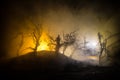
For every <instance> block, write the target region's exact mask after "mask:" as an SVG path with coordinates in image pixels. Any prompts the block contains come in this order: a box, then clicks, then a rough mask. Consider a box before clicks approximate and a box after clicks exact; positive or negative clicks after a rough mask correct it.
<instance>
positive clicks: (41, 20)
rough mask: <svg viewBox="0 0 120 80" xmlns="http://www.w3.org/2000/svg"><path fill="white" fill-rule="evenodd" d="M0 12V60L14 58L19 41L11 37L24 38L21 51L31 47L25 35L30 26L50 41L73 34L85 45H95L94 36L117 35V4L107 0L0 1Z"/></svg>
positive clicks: (28, 32)
mask: <svg viewBox="0 0 120 80" xmlns="http://www.w3.org/2000/svg"><path fill="white" fill-rule="evenodd" d="M0 9H1V19H2V25H1V27H0V36H1V38H0V44H1V46H0V53H1V54H0V56H1V57H2V56H7V57H15V56H16V50H17V48H18V47H17V45H18V44H19V41H20V39H21V37H20V36H17V38H15V37H16V35H17V34H19V33H21V32H23V33H24V36H25V40H24V43H25V44H24V45H23V47H22V49H24V48H26V47H29V46H33V43H31V42H32V41H31V39H30V37H29V35H30V33H31V32H32V30H33V26H34V24H41V25H42V27H43V32H45V33H46V34H50V35H52V36H53V37H56V36H57V35H58V34H60V35H62V34H63V33H69V32H72V31H75V30H77V34H76V35H77V38H78V40H79V41H81V42H83V38H84V37H86V39H87V40H88V41H97V33H98V32H101V33H102V34H105V35H106V34H107V33H106V32H111V33H116V32H119V25H120V23H119V19H120V15H119V14H120V7H119V3H118V2H112V1H109V0H106V1H105V0H103V1H102V0H30V1H29V0H28V1H21V0H17V1H3V2H1V7H0ZM33 23H34V24H33ZM26 36H27V37H26ZM117 38H118V37H117ZM70 50H71V48H70V49H69V48H68V50H67V51H68V52H67V51H66V53H65V54H66V55H67V56H69V54H70ZM27 52H30V51H29V50H27V51H25V52H21V54H25V53H27ZM76 53H77V52H76ZM77 56H78V55H76V57H77ZM80 59H81V58H80Z"/></svg>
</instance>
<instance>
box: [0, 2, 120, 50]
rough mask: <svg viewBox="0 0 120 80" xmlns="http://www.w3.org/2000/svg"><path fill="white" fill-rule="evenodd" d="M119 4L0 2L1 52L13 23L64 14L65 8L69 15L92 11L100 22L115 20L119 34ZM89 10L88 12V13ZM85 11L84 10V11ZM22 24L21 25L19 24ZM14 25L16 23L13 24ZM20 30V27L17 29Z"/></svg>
mask: <svg viewBox="0 0 120 80" xmlns="http://www.w3.org/2000/svg"><path fill="white" fill-rule="evenodd" d="M119 5H120V4H119V2H117V1H114V0H113V1H111V0H9V1H7V0H6V1H5V0H3V1H0V16H1V19H2V20H1V26H0V36H1V39H0V42H1V47H0V48H1V51H4V45H5V44H6V41H8V38H7V37H8V36H9V31H10V29H11V28H13V27H12V26H9V24H12V21H17V23H16V24H21V25H23V23H22V22H23V21H24V20H25V19H26V17H28V16H33V17H35V18H36V17H37V16H38V15H40V16H42V17H44V16H46V15H47V14H48V12H49V11H51V10H52V11H54V12H56V13H58V12H57V11H58V10H59V9H60V12H59V13H64V10H66V9H65V8H67V9H69V13H70V14H72V15H73V18H74V16H75V17H76V16H79V15H80V12H79V11H80V10H82V9H85V10H86V12H85V13H86V14H87V13H88V15H89V11H90V10H92V11H93V12H94V14H97V18H98V20H99V21H100V22H102V21H104V19H105V21H107V20H109V19H111V18H112V17H113V18H114V24H115V29H116V32H119V26H120V22H119V21H120V6H119ZM87 9H88V11H87ZM83 11H84V10H83ZM83 13H84V12H83ZM53 16H54V15H53ZM19 22H20V23H19ZM13 23H14V22H13ZM15 28H16V29H19V27H18V26H17V27H15Z"/></svg>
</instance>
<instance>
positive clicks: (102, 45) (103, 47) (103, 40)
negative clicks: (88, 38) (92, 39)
mask: <svg viewBox="0 0 120 80" xmlns="http://www.w3.org/2000/svg"><path fill="white" fill-rule="evenodd" d="M118 35H119V33H115V34H112V35H111V34H110V35H109V36H108V37H106V38H103V35H101V33H100V32H98V39H99V44H100V54H99V63H100V62H101V57H102V54H103V52H105V55H106V56H107V58H110V55H109V53H110V51H109V50H108V48H109V47H111V46H112V45H114V44H115V43H116V42H115V43H112V44H110V45H108V46H107V42H108V40H109V39H110V38H113V37H115V36H118ZM117 42H118V41H117Z"/></svg>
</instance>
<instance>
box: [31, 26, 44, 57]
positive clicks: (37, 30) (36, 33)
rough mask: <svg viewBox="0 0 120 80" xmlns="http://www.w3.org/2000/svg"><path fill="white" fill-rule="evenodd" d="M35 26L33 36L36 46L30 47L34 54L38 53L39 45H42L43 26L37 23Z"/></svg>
mask: <svg viewBox="0 0 120 80" xmlns="http://www.w3.org/2000/svg"><path fill="white" fill-rule="evenodd" d="M34 26H35V28H34V30H33V32H32V33H31V37H32V39H33V43H34V45H35V46H34V48H32V47H29V48H30V49H32V50H33V52H34V55H37V49H38V46H39V45H40V37H41V35H42V26H41V25H39V24H38V25H36V24H34Z"/></svg>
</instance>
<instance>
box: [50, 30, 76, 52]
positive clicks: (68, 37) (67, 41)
mask: <svg viewBox="0 0 120 80" xmlns="http://www.w3.org/2000/svg"><path fill="white" fill-rule="evenodd" d="M48 36H49V38H50V43H49V46H50V45H55V52H56V53H59V49H60V48H61V47H63V54H64V52H65V50H66V48H67V47H68V46H70V45H72V44H74V43H75V41H76V35H75V31H74V32H71V33H68V34H63V40H61V37H60V35H58V36H57V37H56V39H55V40H54V39H53V37H52V36H50V35H48Z"/></svg>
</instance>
